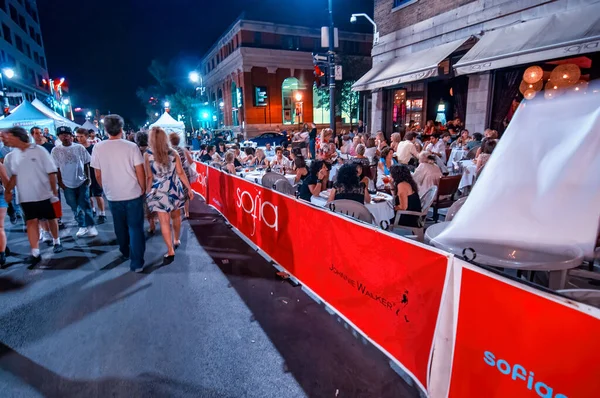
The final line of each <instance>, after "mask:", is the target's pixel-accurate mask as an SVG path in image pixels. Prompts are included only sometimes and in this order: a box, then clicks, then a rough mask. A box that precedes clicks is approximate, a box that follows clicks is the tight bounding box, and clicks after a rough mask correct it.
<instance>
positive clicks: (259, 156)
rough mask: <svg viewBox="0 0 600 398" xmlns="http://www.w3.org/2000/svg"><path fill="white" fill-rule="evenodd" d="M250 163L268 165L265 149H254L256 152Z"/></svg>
mask: <svg viewBox="0 0 600 398" xmlns="http://www.w3.org/2000/svg"><path fill="white" fill-rule="evenodd" d="M252 164H255V165H256V166H269V161H268V160H267V156H266V155H265V151H263V150H262V149H260V148H258V149H257V150H256V154H255V156H254V160H253V161H252Z"/></svg>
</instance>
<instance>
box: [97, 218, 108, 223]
mask: <svg viewBox="0 0 600 398" xmlns="http://www.w3.org/2000/svg"><path fill="white" fill-rule="evenodd" d="M105 222H106V216H98V224H104V223H105Z"/></svg>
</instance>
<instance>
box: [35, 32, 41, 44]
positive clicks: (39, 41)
mask: <svg viewBox="0 0 600 398" xmlns="http://www.w3.org/2000/svg"><path fill="white" fill-rule="evenodd" d="M35 42H36V43H37V44H39V45H40V47H41V46H42V36H40V34H39V33H36V34H35Z"/></svg>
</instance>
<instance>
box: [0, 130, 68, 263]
mask: <svg viewBox="0 0 600 398" xmlns="http://www.w3.org/2000/svg"><path fill="white" fill-rule="evenodd" d="M5 134H6V141H7V144H8V145H9V146H11V147H12V148H14V150H13V151H11V152H10V153H9V154H8V155H6V158H5V159H4V166H5V167H6V172H7V174H8V176H9V177H10V180H9V181H8V184H6V186H5V192H4V197H5V199H6V202H7V203H10V202H11V200H12V190H13V188H14V187H15V186H16V187H17V191H18V194H19V202H20V204H21V208H22V209H23V213H24V216H25V221H26V225H27V237H28V238H29V244H30V245H31V259H30V266H29V268H30V269H31V268H33V267H35V266H36V265H37V264H38V263H39V262H40V261H42V257H41V255H40V248H39V240H40V227H39V220H40V219H46V220H48V224H49V227H50V233H51V234H52V238H53V240H54V242H53V243H54V253H60V252H61V251H62V250H63V248H62V245H61V243H60V238H59V237H58V222H57V220H56V214H55V212H54V207H53V205H52V203H54V202H58V190H57V185H56V171H57V170H56V165H55V164H54V161H53V160H52V158H51V157H50V154H49V153H48V151H46V149H44V148H43V147H41V146H39V145H36V144H30V143H29V134H27V131H25V130H24V129H23V128H21V127H12V128H10V129H8V130H6V133H5Z"/></svg>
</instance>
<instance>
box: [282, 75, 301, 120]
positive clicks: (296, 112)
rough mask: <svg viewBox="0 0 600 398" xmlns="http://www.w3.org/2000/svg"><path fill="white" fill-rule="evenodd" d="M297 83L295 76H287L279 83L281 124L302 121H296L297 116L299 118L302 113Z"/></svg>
mask: <svg viewBox="0 0 600 398" xmlns="http://www.w3.org/2000/svg"><path fill="white" fill-rule="evenodd" d="M299 83H300V82H299V81H298V79H296V78H295V77H288V78H287V79H285V80H284V81H283V83H282V84H281V96H282V102H281V104H282V107H281V108H282V112H283V124H294V123H302V121H301V120H300V121H296V119H298V116H299V117H300V118H301V115H302V94H299V93H298V88H299ZM298 99H299V100H298ZM298 102H299V103H300V104H298Z"/></svg>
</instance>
